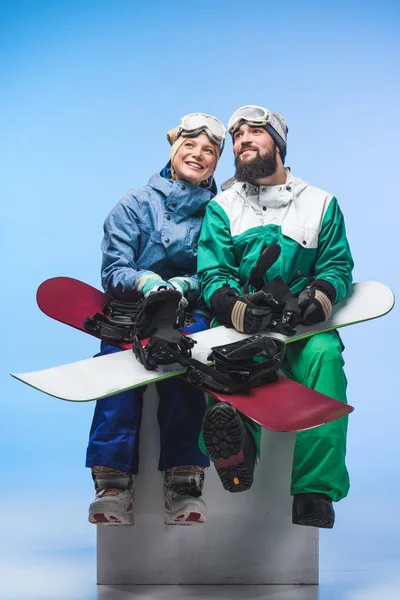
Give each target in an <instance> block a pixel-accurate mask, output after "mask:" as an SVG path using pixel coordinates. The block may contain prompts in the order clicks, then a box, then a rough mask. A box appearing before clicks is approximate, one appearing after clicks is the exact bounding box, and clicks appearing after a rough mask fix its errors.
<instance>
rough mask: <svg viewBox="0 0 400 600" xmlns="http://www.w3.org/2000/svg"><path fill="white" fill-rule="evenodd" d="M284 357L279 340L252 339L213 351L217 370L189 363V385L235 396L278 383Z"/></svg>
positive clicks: (218, 347) (263, 337) (259, 337)
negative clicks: (265, 384)
mask: <svg viewBox="0 0 400 600" xmlns="http://www.w3.org/2000/svg"><path fill="white" fill-rule="evenodd" d="M284 357H285V343H284V342H282V341H281V340H279V339H277V338H271V337H265V336H263V335H253V336H252V337H249V338H246V339H244V340H241V341H240V342H234V343H233V344H227V345H225V346H215V347H214V348H211V354H210V355H209V357H208V360H209V361H213V362H214V363H215V365H214V367H210V366H208V365H205V364H203V363H201V362H199V361H197V360H194V359H192V360H190V361H189V367H188V370H187V373H186V377H187V380H188V382H189V383H191V384H193V385H197V386H200V387H204V388H207V389H209V390H211V391H214V392H219V393H223V394H236V393H238V392H243V391H247V390H248V389H249V388H252V387H257V386H259V385H262V384H264V383H271V382H274V381H276V380H277V378H278V371H279V368H280V366H281V364H282V362H283V359H284Z"/></svg>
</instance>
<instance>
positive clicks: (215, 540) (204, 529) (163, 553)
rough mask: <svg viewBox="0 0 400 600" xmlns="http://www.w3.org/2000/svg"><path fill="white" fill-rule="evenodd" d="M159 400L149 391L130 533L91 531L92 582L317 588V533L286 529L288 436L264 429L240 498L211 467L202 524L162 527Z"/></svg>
mask: <svg viewBox="0 0 400 600" xmlns="http://www.w3.org/2000/svg"><path fill="white" fill-rule="evenodd" d="M157 404H158V397H157V394H156V391H155V387H154V386H149V388H148V390H147V391H146V394H145V397H144V406H143V420H142V429H141V434H140V475H139V476H138V477H137V479H136V482H137V485H136V493H135V515H136V524H135V525H134V526H133V527H107V526H102V525H99V526H98V527H97V530H98V537H97V558H98V561H97V568H98V577H97V578H98V583H99V584H104V585H117V584H121V585H122V584H125V585H129V584H160V585H161V584H257V585H262V584H316V583H318V530H317V529H315V528H313V527H301V526H297V525H292V522H291V507H292V498H291V496H290V492H289V490H290V473H291V467H292V456H293V445H294V440H295V434H290V433H274V432H270V431H266V430H263V438H262V455H261V460H260V463H259V464H258V465H257V467H256V474H255V482H254V484H253V486H252V488H251V489H250V490H248V491H247V492H242V493H237V494H232V493H229V492H227V491H226V490H224V488H223V487H222V484H221V482H220V480H219V478H218V475H217V473H216V471H215V468H214V466H213V465H211V467H210V468H209V469H208V470H207V471H206V476H205V486H204V494H203V499H204V500H205V502H206V503H207V508H208V511H207V522H206V523H205V524H203V525H201V524H197V525H193V526H189V527H181V526H167V525H164V512H163V507H164V500H163V480H162V476H161V473H160V472H159V471H158V470H157V465H158V456H159V428H158V423H157Z"/></svg>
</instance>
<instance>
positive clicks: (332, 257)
mask: <svg viewBox="0 0 400 600" xmlns="http://www.w3.org/2000/svg"><path fill="white" fill-rule="evenodd" d="M353 267H354V262H353V258H352V255H351V251H350V246H349V243H348V241H347V237H346V227H345V223H344V218H343V214H342V211H341V210H340V208H339V204H338V202H337V200H336V198H332V200H331V202H330V204H329V207H328V209H327V211H326V213H325V216H324V219H323V222H322V228H321V232H320V234H319V239H318V252H317V259H316V262H315V267H314V268H315V277H316V278H317V279H323V280H325V281H328V282H329V283H331V284H332V285H333V287H334V288H335V290H336V298H335V303H336V302H339V300H342V298H344V297H345V296H347V294H348V293H349V291H350V286H351V283H352V281H353V276H352V270H353Z"/></svg>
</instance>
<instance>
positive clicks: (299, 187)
mask: <svg viewBox="0 0 400 600" xmlns="http://www.w3.org/2000/svg"><path fill="white" fill-rule="evenodd" d="M291 181H292V184H293V187H294V193H295V196H300V195H307V196H310V197H314V198H315V199H317V198H320V199H321V200H331V199H332V198H334V195H333V194H331V193H330V192H328V191H327V190H324V189H322V188H320V187H317V186H315V185H311V183H308V181H305V180H304V179H301V177H297V176H296V175H292V176H291Z"/></svg>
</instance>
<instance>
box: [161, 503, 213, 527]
mask: <svg viewBox="0 0 400 600" xmlns="http://www.w3.org/2000/svg"><path fill="white" fill-rule="evenodd" d="M206 520H207V519H206V516H205V514H204V513H203V512H202V511H201V510H199V508H198V506H196V504H187V505H186V506H184V507H183V508H182V509H181V510H177V511H176V512H175V513H169V512H166V514H165V524H166V525H181V526H182V525H186V526H189V525H196V524H202V523H205V522H206Z"/></svg>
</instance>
